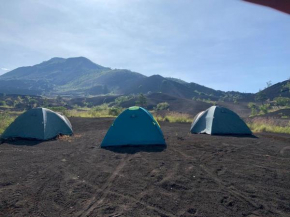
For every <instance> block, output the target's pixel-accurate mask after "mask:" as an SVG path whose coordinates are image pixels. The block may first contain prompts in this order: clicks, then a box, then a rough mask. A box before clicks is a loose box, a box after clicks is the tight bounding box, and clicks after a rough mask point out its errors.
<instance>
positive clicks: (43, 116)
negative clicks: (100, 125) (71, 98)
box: [1, 108, 73, 140]
mask: <svg viewBox="0 0 290 217" xmlns="http://www.w3.org/2000/svg"><path fill="white" fill-rule="evenodd" d="M72 134H73V131H72V126H71V123H70V122H69V120H68V119H67V118H66V117H65V116H63V115H60V114H58V113H56V112H53V111H51V110H49V109H46V108H35V109H31V110H29V111H27V112H25V113H23V114H22V115H20V116H19V117H17V118H16V119H15V121H14V122H13V123H12V124H10V126H9V127H8V128H7V129H6V131H5V132H4V133H3V134H2V135H1V139H10V138H25V139H37V140H49V139H52V138H55V137H56V136H58V135H72Z"/></svg>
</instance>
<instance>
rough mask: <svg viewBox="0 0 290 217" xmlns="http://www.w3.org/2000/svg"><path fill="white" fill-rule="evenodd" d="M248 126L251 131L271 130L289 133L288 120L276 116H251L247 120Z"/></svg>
mask: <svg viewBox="0 0 290 217" xmlns="http://www.w3.org/2000/svg"><path fill="white" fill-rule="evenodd" d="M247 124H248V126H249V127H250V129H251V130H252V131H253V132H256V133H259V132H271V133H286V134H290V121H288V120H281V119H276V118H261V117H257V118H253V119H251V120H250V121H248V123H247Z"/></svg>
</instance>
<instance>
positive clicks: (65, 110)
mask: <svg viewBox="0 0 290 217" xmlns="http://www.w3.org/2000/svg"><path fill="white" fill-rule="evenodd" d="M48 109H50V110H52V111H54V112H59V113H62V114H63V115H65V116H69V115H70V114H69V111H68V110H67V108H65V107H63V106H58V107H49V108H48Z"/></svg>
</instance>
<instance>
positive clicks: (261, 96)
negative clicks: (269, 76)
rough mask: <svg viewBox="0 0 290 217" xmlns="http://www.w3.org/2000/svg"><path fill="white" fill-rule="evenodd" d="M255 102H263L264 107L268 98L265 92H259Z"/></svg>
mask: <svg viewBox="0 0 290 217" xmlns="http://www.w3.org/2000/svg"><path fill="white" fill-rule="evenodd" d="M255 100H256V101H258V102H261V103H262V105H264V102H265V101H266V100H267V96H266V94H265V93H264V92H262V91H259V92H258V93H257V94H256V96H255Z"/></svg>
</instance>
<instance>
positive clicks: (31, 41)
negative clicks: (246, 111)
mask: <svg viewBox="0 0 290 217" xmlns="http://www.w3.org/2000/svg"><path fill="white" fill-rule="evenodd" d="M0 12H1V13H0V24H1V27H2V28H1V29H0V35H1V36H0V47H1V50H3V51H4V52H1V54H0V59H1V62H0V74H4V73H7V72H9V71H11V70H13V69H15V68H18V67H23V66H32V65H35V64H39V63H41V62H43V61H45V60H48V59H50V58H52V57H54V56H61V57H64V58H68V57H74V56H84V57H86V58H88V59H90V60H91V61H92V62H94V63H96V64H100V65H103V66H107V67H110V68H119V69H128V70H131V71H134V72H138V73H141V74H143V75H146V76H151V75H154V74H159V75H161V76H163V77H173V78H177V79H181V80H184V81H186V82H194V83H197V84H200V85H203V86H206V87H209V88H213V89H216V90H222V91H239V92H246V93H255V92H258V91H259V89H263V88H264V87H265V86H266V82H268V81H272V83H273V84H275V83H278V82H282V81H285V80H287V79H289V71H290V62H289V61H288V60H289V59H290V38H289V37H286V36H287V35H289V34H290V28H289V26H290V17H289V15H287V14H284V13H280V12H278V11H276V10H273V9H271V8H267V7H262V6H258V5H255V4H250V3H246V2H243V1H239V0H236V1H231V2H229V1H226V0H222V1H219V2H214V1H212V0H207V1H203V2H192V1H189V0H186V1H184V2H181V3H180V2H179V3H176V2H175V1H172V0H170V1H165V0H161V1H159V2H156V1H153V0H149V1H147V2H146V3H144V2H142V1H132V0H122V1H117V0H110V1H104V0H97V1H92V0H85V1H82V2H78V1H67V0H66V1H63V2H61V3H60V2H57V1H56V0H53V1H50V2H49V3H48V2H46V1H38V2H35V1H32V0H28V1H26V2H25V3H24V2H20V3H19V2H16V1H9V2H4V3H3V7H1V8H0ZM83 14H86V16H83ZM108 51H109V52H108ZM257 78H258V79H257Z"/></svg>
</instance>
